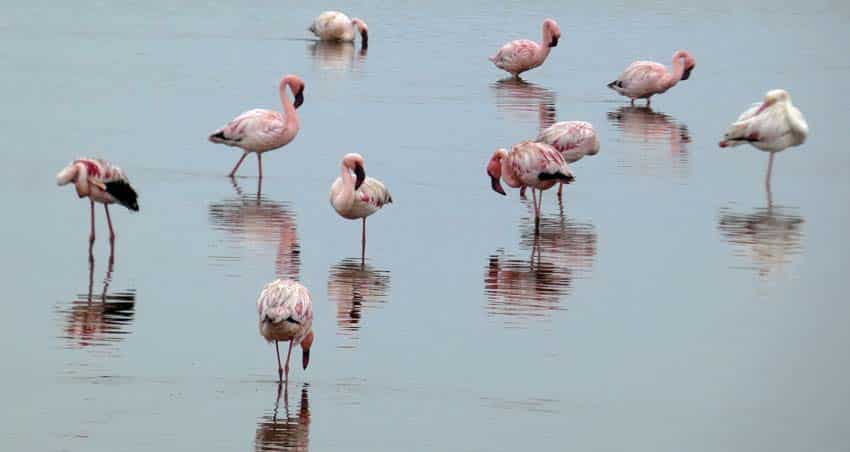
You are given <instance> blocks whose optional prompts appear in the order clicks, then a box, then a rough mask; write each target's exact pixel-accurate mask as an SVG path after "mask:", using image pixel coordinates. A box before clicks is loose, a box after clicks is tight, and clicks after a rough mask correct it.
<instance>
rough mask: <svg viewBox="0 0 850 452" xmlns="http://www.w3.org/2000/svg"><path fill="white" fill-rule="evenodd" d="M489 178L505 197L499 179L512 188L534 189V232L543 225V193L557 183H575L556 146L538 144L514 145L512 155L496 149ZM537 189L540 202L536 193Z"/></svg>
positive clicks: (523, 143)
mask: <svg viewBox="0 0 850 452" xmlns="http://www.w3.org/2000/svg"><path fill="white" fill-rule="evenodd" d="M487 175H488V176H490V185H491V187H492V188H493V190H494V191H495V192H496V193H499V194H502V195H505V194H506V193H505V189H504V188H502V184H501V182H500V180H499V179H503V180H504V181H505V182H506V183H507V184H508V186H510V187H513V188H524V187H531V189H532V191H531V195H532V196H533V198H534V224H535V230H537V229H538V228H539V226H540V207H541V204H542V202H543V190H548V189H550V188H552V186H553V185H555V183H556V182H561V183H564V184H569V183H572V182H573V181H575V176H573V173H572V171H570V167H569V166H568V165H567V162H566V160H565V159H564V156H563V155H562V154H561V153H560V152H559V151H558V150H557V149H555V148H554V147H552V146H550V145H548V144H546V143H540V142H535V141H523V142H522V143H519V144H515V145H514V146H513V148H512V149H511V151H510V152H508V151H507V150H505V149H497V150H496V152H495V153H493V157H491V158H490V162H489V163H488V164H487ZM538 190H539V191H540V199H539V201H538V199H537V194H536V191H538Z"/></svg>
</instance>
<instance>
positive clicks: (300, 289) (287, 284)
mask: <svg viewBox="0 0 850 452" xmlns="http://www.w3.org/2000/svg"><path fill="white" fill-rule="evenodd" d="M257 314H259V316H260V320H261V321H262V320H266V319H268V320H269V321H271V322H272V323H280V322H283V321H287V322H292V323H295V324H298V325H306V326H309V323H311V322H312V319H313V302H312V300H311V298H310V292H309V291H308V290H307V288H306V287H304V286H303V285H301V284H300V283H298V282H295V281H292V280H281V279H277V280H275V281H272V282H270V283H268V284H266V286H265V287H264V288H263V291H262V293H260V297H259V298H258V299H257Z"/></svg>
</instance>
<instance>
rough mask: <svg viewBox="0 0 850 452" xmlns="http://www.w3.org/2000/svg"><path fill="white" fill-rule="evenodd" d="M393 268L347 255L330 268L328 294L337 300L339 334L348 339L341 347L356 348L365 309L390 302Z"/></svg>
mask: <svg viewBox="0 0 850 452" xmlns="http://www.w3.org/2000/svg"><path fill="white" fill-rule="evenodd" d="M390 281H391V279H390V272H389V271H388V270H381V269H378V268H375V267H373V266H372V265H371V264H369V261H368V260H367V261H366V262H365V263H363V264H362V265H361V262H360V259H359V258H346V259H343V260H342V261H340V262H339V263H338V264H336V265H333V266H331V268H330V270H329V271H328V297H329V298H330V299H331V300H332V301H333V302H335V303H336V321H337V326H338V328H339V334H340V335H342V336H344V337H346V338H347V339H348V340H347V341H346V342H345V343H343V344H341V345H340V348H354V347H355V344H356V341H357V339H358V336H357V332H358V331H359V330H360V328H361V323H362V315H363V312H364V311H365V310H369V309H372V308H376V307H378V306H380V305H382V304H384V303H386V302H387V297H388V293H389V290H390Z"/></svg>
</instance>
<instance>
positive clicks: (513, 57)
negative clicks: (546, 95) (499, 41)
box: [490, 19, 561, 78]
mask: <svg viewBox="0 0 850 452" xmlns="http://www.w3.org/2000/svg"><path fill="white" fill-rule="evenodd" d="M560 38H561V28H560V27H558V23H557V22H555V20H554V19H546V20H544V21H543V41H542V42H541V43H540V44H538V43H536V42H534V41H531V40H528V39H517V40H515V41H511V42H509V43H507V44H505V45H503V46H502V48H501V49H499V51H498V52H496V54H495V55H493V56H491V57H490V61H492V62H493V64H495V65H496V67H497V68H499V69H501V70H503V71H506V72H509V73H510V74H511V75H513V76H514V77H516V78H519V74H521V73H523V72H525V71H527V70H530V69H534V68H536V67H538V66H540V65H542V64H543V62H544V61H546V57H548V56H549V52H550V51H551V49H552V47H555V46H557V45H558V39H560Z"/></svg>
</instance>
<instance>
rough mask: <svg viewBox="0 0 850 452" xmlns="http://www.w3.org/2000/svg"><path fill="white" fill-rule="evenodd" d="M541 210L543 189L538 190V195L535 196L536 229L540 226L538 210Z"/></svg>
mask: <svg viewBox="0 0 850 452" xmlns="http://www.w3.org/2000/svg"><path fill="white" fill-rule="evenodd" d="M542 211H543V190H540V196H538V197H537V220H536V226H535V227H537V228H538V229H539V228H540V212H542Z"/></svg>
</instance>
